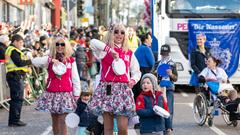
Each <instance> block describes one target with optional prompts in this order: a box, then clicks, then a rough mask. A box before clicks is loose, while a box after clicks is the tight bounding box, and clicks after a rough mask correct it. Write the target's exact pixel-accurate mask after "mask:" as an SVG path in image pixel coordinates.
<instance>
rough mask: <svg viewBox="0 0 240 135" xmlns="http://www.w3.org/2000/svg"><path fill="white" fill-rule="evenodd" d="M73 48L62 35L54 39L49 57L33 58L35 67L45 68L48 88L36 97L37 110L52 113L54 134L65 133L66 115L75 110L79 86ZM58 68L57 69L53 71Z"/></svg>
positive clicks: (62, 134) (61, 134) (65, 134)
mask: <svg viewBox="0 0 240 135" xmlns="http://www.w3.org/2000/svg"><path fill="white" fill-rule="evenodd" d="M72 52H73V49H72V48H71V46H70V43H69V42H68V41H67V40H66V39H63V38H56V39H55V40H54V42H53V44H52V45H51V46H50V54H49V55H48V56H43V57H36V58H34V59H33V60H32V63H33V65H34V66H38V67H46V68H47V70H48V79H47V85H46V86H47V87H46V90H45V92H44V93H43V94H42V95H41V96H40V97H39V98H38V100H37V106H36V110H39V111H44V112H45V111H47V112H50V113H51V117H52V129H53V134H54V135H67V126H66V124H65V117H66V115H67V114H68V113H70V112H74V111H75V109H76V100H77V99H78V98H79V96H80V92H81V87H80V79H79V76H78V71H77V66H76V62H75V59H74V58H73V57H72ZM56 69H57V70H56Z"/></svg>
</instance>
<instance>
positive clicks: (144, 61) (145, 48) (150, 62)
mask: <svg viewBox="0 0 240 135" xmlns="http://www.w3.org/2000/svg"><path fill="white" fill-rule="evenodd" d="M140 38H141V42H142V43H143V44H142V45H140V46H139V47H138V48H137V50H136V51H135V53H134V54H135V56H136V58H137V60H138V63H139V65H140V71H141V72H142V75H144V74H146V73H150V72H151V71H152V69H153V67H154V64H155V58H154V55H153V52H152V50H151V44H152V37H151V35H150V33H146V34H143V35H141V36H140ZM133 92H134V99H136V98H137V97H138V95H139V94H140V93H141V86H140V82H138V83H137V84H136V85H135V86H134V87H133Z"/></svg>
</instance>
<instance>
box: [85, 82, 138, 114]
mask: <svg viewBox="0 0 240 135" xmlns="http://www.w3.org/2000/svg"><path fill="white" fill-rule="evenodd" d="M107 85H111V91H110V92H109V93H108V94H107ZM88 109H89V110H90V111H91V112H92V113H93V114H95V115H98V116H99V115H102V114H103V113H104V112H110V113H112V114H113V115H121V116H127V117H132V116H134V115H135V114H136V113H135V102H134V98H133V92H132V89H130V88H129V87H128V84H127V83H113V82H111V83H109V82H100V84H99V85H98V87H97V88H96V90H95V91H94V93H93V97H92V99H91V100H90V102H89V104H88Z"/></svg>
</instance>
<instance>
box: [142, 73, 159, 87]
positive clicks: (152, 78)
mask: <svg viewBox="0 0 240 135" xmlns="http://www.w3.org/2000/svg"><path fill="white" fill-rule="evenodd" d="M145 78H149V79H150V81H151V82H152V85H153V90H154V91H157V89H158V84H157V77H156V76H155V75H153V74H151V73H147V74H144V75H143V76H142V79H141V87H142V84H143V80H144V79H145Z"/></svg>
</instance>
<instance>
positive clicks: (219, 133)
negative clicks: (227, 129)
mask: <svg viewBox="0 0 240 135" xmlns="http://www.w3.org/2000/svg"><path fill="white" fill-rule="evenodd" d="M209 128H210V129H212V130H213V131H214V132H215V133H217V134H218V135H227V134H225V133H223V132H222V131H221V130H220V129H218V128H217V127H215V126H214V125H213V126H212V127H209Z"/></svg>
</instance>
